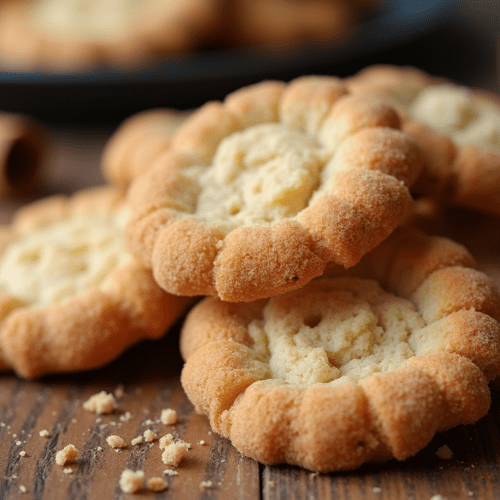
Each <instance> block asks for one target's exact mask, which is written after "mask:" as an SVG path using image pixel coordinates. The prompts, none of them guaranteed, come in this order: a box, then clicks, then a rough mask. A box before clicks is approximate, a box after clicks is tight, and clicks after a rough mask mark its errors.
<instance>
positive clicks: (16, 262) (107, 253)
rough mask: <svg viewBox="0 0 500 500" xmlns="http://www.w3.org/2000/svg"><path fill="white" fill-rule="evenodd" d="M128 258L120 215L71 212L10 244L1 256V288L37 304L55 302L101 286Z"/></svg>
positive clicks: (2, 291) (46, 304) (42, 304)
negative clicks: (72, 213)
mask: <svg viewBox="0 0 500 500" xmlns="http://www.w3.org/2000/svg"><path fill="white" fill-rule="evenodd" d="M128 259H129V255H128V252H127V251H126V247H125V241H124V237H123V229H122V227H121V225H120V224H119V223H118V221H115V220H111V219H105V218H102V219H100V218H99V217H91V216H84V215H81V216H78V217H72V218H70V219H65V220H61V221H58V222H55V223H53V224H50V225H48V226H45V227H43V228H40V229H37V230H35V231H32V232H30V233H27V234H25V235H23V236H21V237H19V238H18V239H16V240H15V241H14V242H12V243H11V244H10V245H8V246H7V248H6V249H5V251H4V253H3V255H1V256H0V293H6V294H9V295H13V296H15V297H18V298H20V299H22V300H24V301H26V302H27V303H29V304H30V305H31V306H33V307H46V306H51V305H54V304H58V303H60V302H63V301H65V300H67V299H70V298H72V297H74V296H75V295H78V294H81V293H84V292H86V291H88V290H90V289H92V288H97V287H99V286H100V285H102V284H103V283H104V282H105V280H106V278H107V277H108V276H109V274H110V273H111V272H112V271H113V270H114V269H115V268H116V267H117V266H118V265H121V264H122V263H124V262H126V261H127V260H128Z"/></svg>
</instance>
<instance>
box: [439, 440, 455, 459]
mask: <svg viewBox="0 0 500 500" xmlns="http://www.w3.org/2000/svg"><path fill="white" fill-rule="evenodd" d="M436 455H437V456H438V457H439V458H442V459H443V460H450V459H451V458H453V452H452V451H451V449H450V448H449V447H448V446H446V445H445V444H444V445H443V446H440V447H439V448H438V449H437V451H436Z"/></svg>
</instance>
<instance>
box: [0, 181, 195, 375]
mask: <svg viewBox="0 0 500 500" xmlns="http://www.w3.org/2000/svg"><path fill="white" fill-rule="evenodd" d="M127 217H128V213H127V207H126V205H125V203H124V200H123V195H122V194H121V192H120V191H118V190H116V189H115V188H111V187H108V186H106V187H102V188H94V189H88V190H83V191H80V192H78V193H76V194H75V195H73V196H72V197H66V196H62V195H61V196H53V197H49V198H45V199H43V200H40V201H38V202H34V203H33V204H30V205H27V206H25V207H24V208H22V209H20V210H19V211H18V212H17V214H16V216H15V218H14V221H13V223H12V225H11V226H8V227H4V228H3V230H2V231H1V232H0V368H1V369H3V370H7V369H13V370H15V372H16V373H17V374H18V375H20V376H22V377H28V378H33V377H39V376H41V375H44V374H48V373H56V372H74V371H81V370H89V369H93V368H96V367H99V366H102V365H104V364H106V363H108V362H109V361H111V360H112V359H114V358H116V357H117V356H118V355H119V354H121V353H122V352H123V351H124V350H125V349H126V348H128V347H129V346H131V345H132V344H135V343H137V342H138V341H140V340H142V339H146V338H149V339H157V338H160V337H161V336H163V334H164V333H165V332H166V330H167V328H168V327H169V326H170V325H172V324H173V323H174V321H176V320H177V319H178V318H179V317H180V315H181V314H182V313H183V312H184V311H185V310H186V309H187V307H188V306H189V304H190V303H191V302H192V299H187V298H184V297H176V296H172V295H170V294H168V293H166V292H164V291H163V290H162V289H161V288H160V287H159V286H158V285H157V284H156V283H155V281H154V280H153V277H152V275H151V272H150V271H149V270H147V269H145V268H144V267H143V266H142V265H140V264H139V263H137V262H136V261H135V260H134V259H133V258H132V257H131V256H130V255H129V254H128V252H127V250H126V248H125V242H124V238H123V226H124V224H125V221H126V218H127Z"/></svg>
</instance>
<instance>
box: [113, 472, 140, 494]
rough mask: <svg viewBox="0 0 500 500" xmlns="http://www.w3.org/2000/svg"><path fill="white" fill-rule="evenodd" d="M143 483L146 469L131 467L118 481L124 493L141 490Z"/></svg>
mask: <svg viewBox="0 0 500 500" xmlns="http://www.w3.org/2000/svg"><path fill="white" fill-rule="evenodd" d="M143 483H144V471H142V470H138V471H133V470H131V469H125V470H124V471H123V472H122V474H121V476H120V480H119V482H118V484H119V485H120V488H121V489H122V491H123V492H124V493H135V492H137V491H139V490H140V489H141V488H142V485H143Z"/></svg>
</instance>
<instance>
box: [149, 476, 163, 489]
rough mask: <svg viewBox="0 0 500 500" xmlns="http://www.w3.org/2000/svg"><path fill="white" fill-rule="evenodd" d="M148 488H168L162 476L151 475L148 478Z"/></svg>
mask: <svg viewBox="0 0 500 500" xmlns="http://www.w3.org/2000/svg"><path fill="white" fill-rule="evenodd" d="M147 484H148V490H151V491H165V490H166V489H167V488H168V483H167V481H165V479H163V478H162V477H152V478H150V479H148V483H147Z"/></svg>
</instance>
